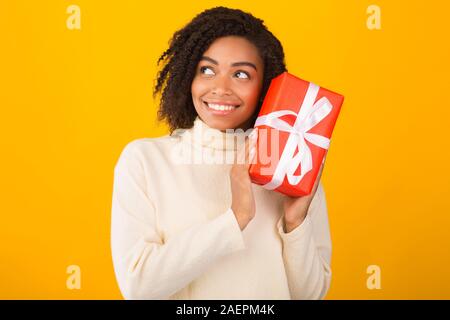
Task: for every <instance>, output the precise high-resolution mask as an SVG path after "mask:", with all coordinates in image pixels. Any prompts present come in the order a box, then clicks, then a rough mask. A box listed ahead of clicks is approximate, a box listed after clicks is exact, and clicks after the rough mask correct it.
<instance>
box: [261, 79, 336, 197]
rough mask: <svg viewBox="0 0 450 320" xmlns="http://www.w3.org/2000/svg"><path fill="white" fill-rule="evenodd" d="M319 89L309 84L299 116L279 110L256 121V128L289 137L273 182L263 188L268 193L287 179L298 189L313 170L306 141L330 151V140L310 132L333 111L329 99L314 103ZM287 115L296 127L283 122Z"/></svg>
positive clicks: (323, 98) (321, 99)
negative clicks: (265, 127)
mask: <svg viewBox="0 0 450 320" xmlns="http://www.w3.org/2000/svg"><path fill="white" fill-rule="evenodd" d="M319 88H320V87H319V86H318V85H316V84H313V83H309V86H308V90H307V92H306V95H305V98H304V99H303V103H302V105H301V107H300V111H299V113H298V114H297V113H295V112H293V111H291V110H279V111H274V112H272V113H270V114H267V115H263V116H259V117H258V118H257V119H256V122H255V126H261V125H266V126H269V127H272V128H274V129H276V130H279V131H285V132H289V133H290V135H289V138H288V140H287V142H286V146H285V148H284V150H283V153H282V154H281V157H280V161H279V163H278V165H277V167H276V169H275V172H274V174H273V177H272V180H271V181H270V182H268V183H266V184H265V185H263V187H264V188H265V189H268V190H273V189H276V188H278V187H279V186H280V185H281V184H282V183H283V180H284V177H285V176H287V178H288V181H289V183H290V184H291V185H297V184H298V183H299V182H300V181H301V180H302V179H303V177H304V176H305V175H306V174H307V173H308V172H309V171H311V170H312V168H313V161H312V155H311V150H310V149H309V147H308V144H307V143H306V140H308V141H309V142H311V143H312V144H314V145H316V146H318V147H320V148H322V149H328V147H329V145H330V139H328V138H326V137H323V136H321V135H318V134H314V133H309V132H308V131H309V130H310V129H311V128H313V127H314V126H316V125H317V124H318V123H319V122H320V121H322V119H324V118H325V117H326V116H327V115H328V114H329V113H330V112H331V109H332V108H333V106H332V104H331V103H330V101H329V100H328V99H327V98H326V97H322V98H320V99H319V100H318V101H317V102H315V103H314V101H315V100H316V97H317V93H318V92H319ZM285 115H293V116H296V117H297V118H296V120H295V123H294V125H293V126H291V125H290V124H289V123H287V122H286V121H284V120H281V119H280V117H282V116H285ZM296 147H298V153H297V154H296V155H295V156H294V152H295V149H296ZM299 165H301V174H300V175H295V171H296V170H297V168H298V167H299Z"/></svg>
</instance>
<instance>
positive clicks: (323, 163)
mask: <svg viewBox="0 0 450 320" xmlns="http://www.w3.org/2000/svg"><path fill="white" fill-rule="evenodd" d="M326 157H327V154H326V153H325V156H324V157H323V161H322V164H321V165H320V169H319V173H318V174H317V178H316V181H315V182H314V186H313V190H312V191H313V192H312V194H314V193H315V192H316V190H317V187H318V186H319V181H320V178H321V177H322V172H323V168H324V167H325V158H326Z"/></svg>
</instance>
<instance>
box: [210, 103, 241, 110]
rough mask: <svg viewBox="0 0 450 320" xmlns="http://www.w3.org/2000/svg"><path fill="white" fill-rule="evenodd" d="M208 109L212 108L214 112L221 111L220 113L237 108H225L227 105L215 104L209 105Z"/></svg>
mask: <svg viewBox="0 0 450 320" xmlns="http://www.w3.org/2000/svg"><path fill="white" fill-rule="evenodd" d="M208 107H210V108H211V109H214V110H219V111H225V110H227V111H229V110H233V109H236V106H225V105H220V104H213V103H208Z"/></svg>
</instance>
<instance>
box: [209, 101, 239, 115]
mask: <svg viewBox="0 0 450 320" xmlns="http://www.w3.org/2000/svg"><path fill="white" fill-rule="evenodd" d="M202 102H203V105H204V106H205V107H206V109H207V110H208V111H209V112H211V113H212V114H216V115H226V114H230V113H231V112H233V111H234V110H236V109H237V108H239V106H240V105H238V104H228V103H227V104H225V103H212V102H211V103H209V102H206V101H202Z"/></svg>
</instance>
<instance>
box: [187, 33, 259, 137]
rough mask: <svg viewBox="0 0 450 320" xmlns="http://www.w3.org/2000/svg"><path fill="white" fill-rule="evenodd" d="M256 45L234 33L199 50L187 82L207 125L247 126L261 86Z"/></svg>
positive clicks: (212, 126) (226, 127) (249, 124)
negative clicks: (192, 71)
mask: <svg viewBox="0 0 450 320" xmlns="http://www.w3.org/2000/svg"><path fill="white" fill-rule="evenodd" d="M263 76H264V63H263V61H262V59H261V57H260V55H259V52H258V49H257V48H256V47H255V46H254V45H253V44H252V43H251V42H249V41H248V40H246V39H245V38H242V37H238V36H226V37H222V38H218V39H216V40H215V41H214V42H213V43H212V44H211V46H210V47H209V48H208V49H207V50H206V51H205V52H204V53H203V56H202V57H201V59H200V62H199V63H198V65H197V69H196V74H195V77H194V80H193V82H192V86H191V93H192V100H193V102H194V106H195V110H197V114H198V115H199V116H200V118H201V119H202V120H203V121H204V122H205V123H206V124H207V125H208V126H209V127H211V128H215V129H219V130H225V129H235V128H242V129H244V130H246V129H248V128H249V127H251V126H252V125H253V123H249V122H248V121H249V120H250V118H251V116H252V115H253V113H254V112H255V109H256V107H257V104H258V100H259V96H260V93H261V90H262V85H263Z"/></svg>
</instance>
